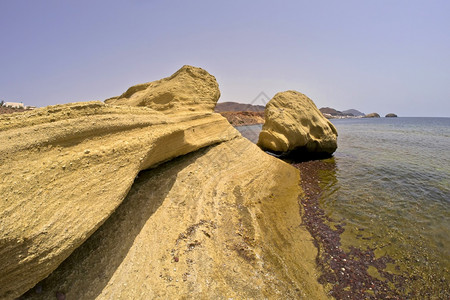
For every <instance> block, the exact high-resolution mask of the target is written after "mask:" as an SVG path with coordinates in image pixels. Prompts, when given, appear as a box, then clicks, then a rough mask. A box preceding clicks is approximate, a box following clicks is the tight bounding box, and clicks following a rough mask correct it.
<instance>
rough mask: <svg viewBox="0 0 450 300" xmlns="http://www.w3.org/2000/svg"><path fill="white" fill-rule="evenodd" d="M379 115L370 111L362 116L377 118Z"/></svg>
mask: <svg viewBox="0 0 450 300" xmlns="http://www.w3.org/2000/svg"><path fill="white" fill-rule="evenodd" d="M379 117H380V115H379V114H377V113H370V114H367V115H365V116H364V118H379Z"/></svg>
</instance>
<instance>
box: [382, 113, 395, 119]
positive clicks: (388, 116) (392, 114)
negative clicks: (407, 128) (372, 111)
mask: <svg viewBox="0 0 450 300" xmlns="http://www.w3.org/2000/svg"><path fill="white" fill-rule="evenodd" d="M385 118H397V115H396V114H394V113H389V114H387V115H386V116H385Z"/></svg>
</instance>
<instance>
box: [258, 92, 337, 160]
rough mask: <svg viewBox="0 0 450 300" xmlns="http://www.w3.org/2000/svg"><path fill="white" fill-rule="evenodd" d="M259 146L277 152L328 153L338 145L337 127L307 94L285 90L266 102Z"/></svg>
mask: <svg viewBox="0 0 450 300" xmlns="http://www.w3.org/2000/svg"><path fill="white" fill-rule="evenodd" d="M258 146H260V147H261V148H262V149H264V150H269V151H272V152H276V153H280V152H281V153H286V152H296V153H298V155H323V154H327V155H328V154H332V153H333V152H334V151H335V150H336V148H337V131H336V128H335V127H334V125H333V124H331V122H330V121H328V120H327V119H326V118H325V117H324V116H323V115H322V113H321V112H320V111H319V110H318V109H317V107H316V105H315V104H314V102H313V101H312V100H311V99H309V98H308V97H307V96H306V95H303V94H301V93H299V92H296V91H286V92H281V93H278V94H276V95H275V96H274V97H273V98H272V99H271V100H270V101H269V102H268V103H267V105H266V110H265V122H264V125H263V128H262V131H261V133H260V134H259V140H258Z"/></svg>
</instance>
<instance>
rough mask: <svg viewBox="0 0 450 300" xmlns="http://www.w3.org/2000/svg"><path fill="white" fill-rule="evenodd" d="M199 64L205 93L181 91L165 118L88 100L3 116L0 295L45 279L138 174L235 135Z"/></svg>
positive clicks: (15, 293) (151, 111) (148, 111)
mask: <svg viewBox="0 0 450 300" xmlns="http://www.w3.org/2000/svg"><path fill="white" fill-rule="evenodd" d="M189 70H191V68H188V67H184V68H183V69H182V72H186V73H190V71H189ZM195 70H196V72H197V71H198V73H195V72H194V73H195V74H202V76H203V77H202V78H207V79H206V83H205V84H204V86H211V89H212V90H213V91H212V92H211V95H208V94H207V96H208V97H206V98H202V99H199V98H198V94H194V95H193V96H192V98H189V97H188V93H187V92H186V93H185V94H184V96H185V97H186V98H177V99H176V105H175V104H174V106H177V107H178V108H179V110H176V109H175V110H174V111H172V112H171V113H170V114H167V113H162V112H159V111H156V110H154V109H151V108H147V107H130V106H111V105H107V104H104V103H102V102H85V103H73V104H65V105H56V106H49V107H46V108H41V109H36V110H33V111H28V112H24V113H22V114H13V115H2V116H0V140H1V141H2V142H1V143H0V174H2V179H1V181H0V195H1V199H0V229H1V230H0V299H3V298H7V299H8V298H15V297H18V296H20V295H21V294H22V293H24V292H26V291H27V290H28V289H29V288H31V287H33V286H34V285H35V284H36V283H37V282H38V281H39V280H41V279H43V278H45V277H47V276H48V275H49V274H50V273H51V272H52V271H53V270H54V269H55V268H56V267H57V266H58V265H59V264H60V263H61V262H62V261H63V260H65V259H66V258H67V257H68V256H69V255H70V254H71V253H72V252H73V251H74V250H75V249H76V248H78V247H79V246H80V245H81V244H82V243H83V242H84V241H85V240H86V239H87V238H88V237H89V236H90V235H91V234H92V233H93V232H94V231H95V230H96V229H97V228H98V227H99V226H100V225H101V224H102V223H103V222H105V220H106V219H107V218H108V217H109V216H110V215H111V214H112V213H113V212H114V210H115V209H116V208H117V207H118V206H119V205H120V203H122V201H123V199H124V198H125V196H126V195H127V193H128V191H129V189H130V187H131V185H132V184H133V182H134V179H135V177H136V175H137V174H138V172H139V171H141V170H144V169H147V168H150V167H154V166H156V165H158V164H160V163H162V162H164V161H167V160H169V159H172V158H174V157H177V156H180V155H184V154H186V153H189V152H192V151H195V150H198V149H200V148H202V147H205V146H208V145H211V144H215V143H220V142H223V141H227V140H230V139H232V138H235V137H236V136H239V133H238V132H237V131H236V130H235V129H234V128H232V126H231V125H230V124H229V123H228V122H227V120H226V119H225V118H223V117H222V116H220V115H219V114H217V113H213V112H212V111H213V108H214V105H215V101H216V100H217V99H216V97H217V93H218V91H217V90H216V89H213V87H212V86H215V87H217V83H216V84H215V85H214V84H213V83H211V80H212V79H213V77H212V76H210V75H207V74H206V75H205V73H204V72H206V71H200V70H199V69H196V68H195ZM177 73H180V71H179V72H177ZM177 73H176V74H177ZM200 81H201V79H199V80H198V82H200ZM178 84H179V85H180V86H179V87H177V88H178V89H179V90H181V85H182V81H180V82H178ZM198 86H200V83H199V85H198ZM191 88H192V86H191V85H190V84H188V87H187V90H188V91H190V89H191ZM146 93H148V94H151V93H152V92H151V90H150V89H146ZM158 93H160V94H163V92H162V88H161V87H159V88H158ZM131 98H133V97H131ZM133 99H134V98H133ZM197 100H198V101H199V102H198V103H197V102H196V101H197ZM182 101H185V102H186V103H185V104H184V105H185V108H184V110H187V111H189V110H190V108H192V111H194V112H191V113H185V112H183V110H182V109H181V107H182V106H183V103H182ZM142 103H144V104H146V103H147V102H145V101H144V102H140V103H133V102H130V104H134V105H142ZM148 104H149V106H150V107H152V108H155V105H156V104H154V103H148ZM199 108H201V110H200V109H199ZM208 108H209V111H208ZM199 111H200V112H199Z"/></svg>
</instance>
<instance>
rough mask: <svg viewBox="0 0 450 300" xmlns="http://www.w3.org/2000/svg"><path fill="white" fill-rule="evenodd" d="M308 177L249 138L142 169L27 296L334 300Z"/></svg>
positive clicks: (32, 297) (39, 297)
mask: <svg viewBox="0 0 450 300" xmlns="http://www.w3.org/2000/svg"><path fill="white" fill-rule="evenodd" d="M299 175H300V174H299V172H298V171H297V170H296V169H295V168H293V167H291V166H290V165H288V164H286V163H284V162H282V161H280V160H278V159H276V158H273V157H271V156H269V155H267V154H265V153H264V152H263V151H261V150H260V149H259V148H258V147H257V146H255V145H254V144H252V143H251V142H249V141H247V140H246V139H244V138H242V137H240V138H236V139H234V140H231V141H228V142H224V143H221V144H219V145H215V146H210V147H208V148H205V149H201V150H199V151H197V152H195V153H192V154H189V155H186V156H183V157H180V158H177V159H175V160H172V161H170V162H167V163H165V164H164V165H160V166H159V167H157V168H155V169H152V170H150V171H144V172H141V173H140V174H139V178H138V179H136V181H135V183H134V185H133V187H132V188H131V190H130V192H129V194H128V196H127V198H126V199H125V200H124V202H123V203H122V204H121V205H120V206H119V207H118V209H117V210H116V211H115V212H114V214H113V215H111V217H110V218H109V219H108V220H107V221H106V222H105V223H104V224H103V225H102V226H101V227H100V228H99V230H97V232H95V233H94V234H93V235H92V236H91V237H90V238H89V239H88V240H87V241H86V242H85V243H84V244H83V245H82V246H81V247H80V248H78V249H77V250H75V252H74V253H73V254H72V255H71V256H70V257H69V258H68V259H67V260H66V261H64V262H63V263H62V264H61V266H60V267H59V268H58V269H57V270H56V271H55V272H53V273H52V274H51V275H50V276H49V277H48V278H47V279H45V280H44V281H43V282H41V283H39V284H38V286H37V288H38V289H39V290H40V291H41V290H42V292H41V293H36V290H31V291H30V292H29V293H27V294H26V295H25V299H42V298H44V299H47V298H52V297H54V295H55V294H56V293H57V292H58V291H60V292H63V293H64V294H65V296H66V297H67V299H155V298H157V299H184V298H197V299H211V298H214V299H217V298H219V299H220V298H227V299H228V298H234V299H264V298H268V299H324V298H325V296H324V295H325V293H324V291H323V288H322V286H321V285H320V284H319V283H318V282H317V274H316V271H315V265H314V263H315V257H316V255H317V250H316V249H315V248H314V246H313V244H312V241H311V236H310V235H309V233H308V232H307V231H306V230H305V228H304V227H301V225H300V224H301V217H300V211H299V205H298V202H297V199H298V197H299V196H301V195H302V191H301V189H300V187H299V180H300V176H299Z"/></svg>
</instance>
